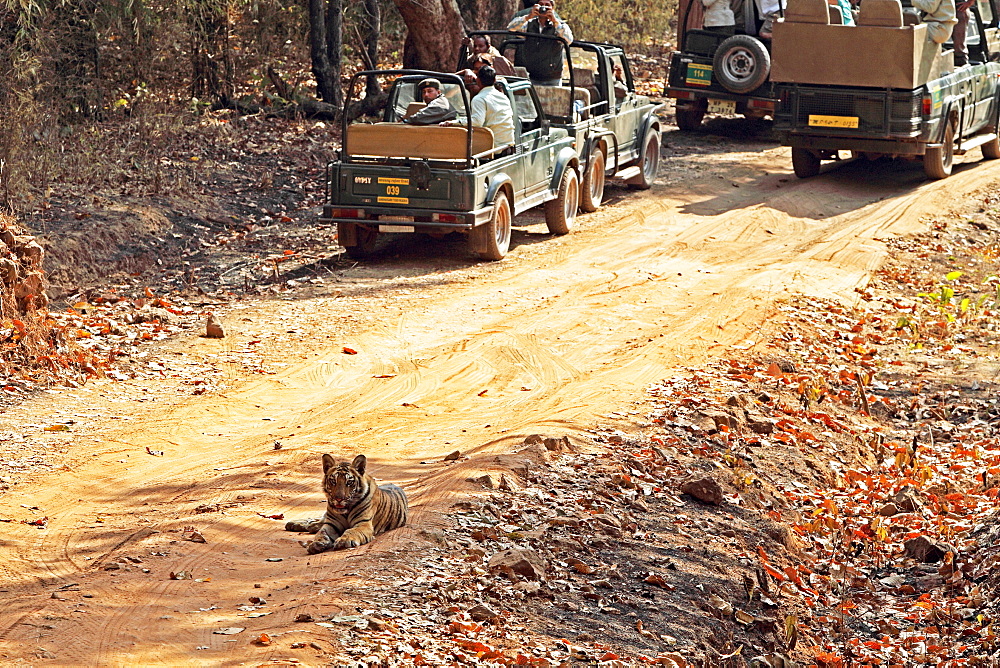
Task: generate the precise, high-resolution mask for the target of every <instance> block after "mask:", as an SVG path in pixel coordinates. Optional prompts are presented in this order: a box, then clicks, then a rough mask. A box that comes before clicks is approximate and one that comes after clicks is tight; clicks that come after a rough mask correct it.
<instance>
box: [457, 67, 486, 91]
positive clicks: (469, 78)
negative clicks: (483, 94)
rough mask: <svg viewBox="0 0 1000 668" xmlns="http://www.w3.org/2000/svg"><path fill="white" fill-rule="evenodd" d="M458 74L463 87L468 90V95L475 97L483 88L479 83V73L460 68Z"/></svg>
mask: <svg viewBox="0 0 1000 668" xmlns="http://www.w3.org/2000/svg"><path fill="white" fill-rule="evenodd" d="M458 75H459V76H460V77H462V83H464V84H465V89H466V90H467V91H469V97H475V96H476V94H477V93H479V91H481V90H482V89H483V87H482V86H481V85H480V84H479V75H478V74H476V73H475V72H473V71H472V70H462V71H461V72H459V73H458Z"/></svg>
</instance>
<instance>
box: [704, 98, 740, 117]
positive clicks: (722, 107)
mask: <svg viewBox="0 0 1000 668" xmlns="http://www.w3.org/2000/svg"><path fill="white" fill-rule="evenodd" d="M708 113H710V114H725V115H728V116H732V115H733V114H735V113H736V102H734V101H733V100H709V101H708Z"/></svg>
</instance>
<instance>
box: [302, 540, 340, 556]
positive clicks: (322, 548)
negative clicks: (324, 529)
mask: <svg viewBox="0 0 1000 668" xmlns="http://www.w3.org/2000/svg"><path fill="white" fill-rule="evenodd" d="M330 547H331V545H330V541H329V540H314V541H313V542H311V543H309V544H308V545H306V552H308V553H309V554H319V553H320V552H326V551H327V550H329V549H330ZM333 547H334V548H336V544H334V545H333Z"/></svg>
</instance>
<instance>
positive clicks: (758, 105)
mask: <svg viewBox="0 0 1000 668" xmlns="http://www.w3.org/2000/svg"><path fill="white" fill-rule="evenodd" d="M747 106H749V107H750V108H752V109H765V110H767V111H774V103H773V102H771V101H770V100H750V102H748V103H747Z"/></svg>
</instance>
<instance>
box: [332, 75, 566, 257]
mask: <svg viewBox="0 0 1000 668" xmlns="http://www.w3.org/2000/svg"><path fill="white" fill-rule="evenodd" d="M365 77H376V78H377V80H378V81H379V86H380V90H382V91H386V92H387V96H386V97H385V98H384V102H385V107H384V110H383V111H382V112H381V119H380V120H379V121H378V122H370V121H371V119H369V121H368V122H365V121H360V122H351V121H350V120H348V114H347V113H346V112H347V110H348V108H349V105H350V103H351V97H350V96H349V97H348V100H347V102H346V106H345V114H344V121H343V146H342V149H341V151H340V154H339V156H338V159H336V160H334V161H332V162H330V163H329V164H328V165H327V203H326V205H325V206H324V209H323V216H322V218H321V220H322V221H323V222H329V223H336V224H337V231H338V236H339V241H340V244H341V245H342V246H343V247H344V248H345V249H346V250H347V254H348V255H349V256H350V257H352V258H356V259H361V258H365V257H367V256H369V255H370V254H371V253H372V251H373V250H374V249H375V245H376V242H377V241H378V239H379V237H380V235H384V234H405V233H414V232H424V233H429V234H444V233H448V232H462V233H464V234H467V235H468V239H469V246H470V248H471V250H472V251H473V252H474V253H475V254H477V255H478V256H479V257H481V258H483V259H486V260H500V259H502V258H503V257H504V255H506V253H507V250H508V248H509V246H510V238H511V225H512V223H513V219H514V217H515V216H516V215H518V214H520V213H521V212H523V211H526V210H527V209H530V208H532V207H536V206H539V205H544V206H545V223H546V225H547V227H548V229H549V231H550V232H551V233H553V234H567V233H568V232H569V231H570V229H571V228H572V226H573V222H574V220H575V218H576V213H577V208H578V206H579V198H580V181H579V173H578V158H577V154H576V150H575V149H574V145H573V144H574V140H573V138H572V137H570V136H569V135H568V133H567V132H566V130H564V129H561V128H556V127H552V126H551V125H550V124H549V122H548V121H547V120H546V119H545V117H544V115H543V114H542V112H541V106H540V104H539V102H538V97H537V95H536V94H535V91H534V89H533V88H532V85H531V83H530V82H529V81H528V80H527V79H523V78H519V77H507V78H506V80H505V81H501V82H500V85H501V86H502V87H503V91H504V92H505V93H506V95H507V97H508V99H509V100H510V102H511V105H512V107H513V110H514V143H513V144H511V145H507V146H498V145H495V142H494V139H493V133H492V132H491V131H490V130H489V129H488V128H477V127H473V126H472V117H471V111H470V98H469V93H468V91H467V90H466V89H465V86H464V85H463V84H462V79H461V78H460V77H459V76H457V75H455V74H446V73H442V72H428V71H421V70H367V71H363V72H359V73H357V74H355V75H354V77H353V78H352V79H351V84H350V86H349V87H348V90H350V91H362V92H363V91H365V89H366V86H365ZM427 77H434V78H436V79H438V80H439V81H440V82H441V91H442V94H443V95H444V96H445V97H446V98H447V99H448V100H449V102H450V103H451V106H452V108H454V109H455V110H456V111H457V112H458V118H457V119H456V120H455V121H453V122H452V123H451V124H448V125H424V126H418V125H409V124H406V123H403V122H402V120H403V118H404V117H405V116H407V115H408V113H413V111H414V110H415V108H419V107H420V106H421V105H422V103H421V102H419V100H420V94H419V91H418V90H417V84H418V83H419V82H420V81H421V80H423V79H425V78H427ZM380 101H381V98H380Z"/></svg>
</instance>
